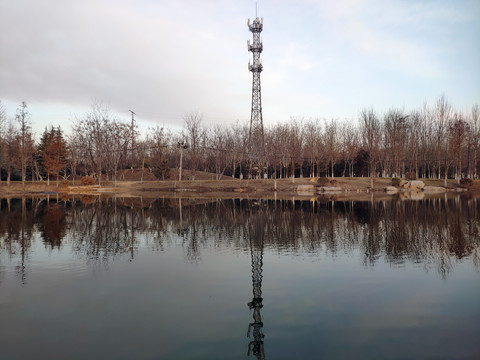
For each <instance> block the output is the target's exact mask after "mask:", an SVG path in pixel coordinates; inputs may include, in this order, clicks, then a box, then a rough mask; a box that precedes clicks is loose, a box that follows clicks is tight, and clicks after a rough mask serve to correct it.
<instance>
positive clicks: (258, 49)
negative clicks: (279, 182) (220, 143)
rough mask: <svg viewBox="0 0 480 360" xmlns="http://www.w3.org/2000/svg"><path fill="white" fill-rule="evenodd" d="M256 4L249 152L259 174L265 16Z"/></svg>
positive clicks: (252, 26)
mask: <svg viewBox="0 0 480 360" xmlns="http://www.w3.org/2000/svg"><path fill="white" fill-rule="evenodd" d="M256 7H257V5H256V4H255V19H254V20H253V22H250V19H248V28H249V30H250V31H251V32H252V34H253V43H250V40H249V41H247V46H248V51H251V52H252V54H253V63H252V64H250V62H249V64H248V70H250V71H251V72H252V108H251V116H250V130H249V134H248V153H249V157H250V170H251V169H252V167H253V168H254V170H258V173H257V175H260V173H261V172H262V171H263V163H262V161H263V160H264V159H265V137H264V131H263V116H262V93H261V87H260V73H261V72H262V70H263V65H262V62H261V59H260V54H261V53H262V51H263V43H262V41H261V38H260V33H261V32H262V30H263V18H262V19H259V18H258V17H257V16H256V15H257V14H256V12H257V10H256ZM256 167H258V168H257V169H255V168H256Z"/></svg>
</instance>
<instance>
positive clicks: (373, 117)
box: [360, 108, 382, 188]
mask: <svg viewBox="0 0 480 360" xmlns="http://www.w3.org/2000/svg"><path fill="white" fill-rule="evenodd" d="M360 129H361V134H362V143H363V147H364V148H365V150H366V151H367V152H368V155H369V167H370V187H371V188H373V179H374V177H375V164H376V159H377V156H378V144H379V143H380V140H381V137H382V134H381V131H380V121H379V120H378V117H377V114H376V113H375V111H374V110H373V108H370V109H363V110H362V111H361V112H360Z"/></svg>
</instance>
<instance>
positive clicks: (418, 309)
mask: <svg viewBox="0 0 480 360" xmlns="http://www.w3.org/2000/svg"><path fill="white" fill-rule="evenodd" d="M479 304H480V199H476V198H471V197H470V198H469V197H463V198H462V197H452V198H448V199H446V198H439V199H430V200H422V201H396V200H392V201H373V202H355V201H348V202H340V201H335V202H333V201H314V202H311V201H273V200H271V201H265V200H239V199H237V200H218V201H212V200H204V201H202V200H188V199H183V200H179V199H157V200H145V199H143V200H142V199H121V198H116V199H112V198H110V199H103V200H100V199H98V198H91V197H83V198H81V199H63V200H62V199H56V198H50V199H47V198H45V197H44V198H33V199H11V200H8V201H7V200H6V199H3V200H1V201H0V358H1V359H249V358H250V359H264V358H266V359H420V358H421V359H429V358H431V359H442V358H444V359H454V358H458V359H479V358H480V340H479V339H480V305H479ZM247 335H248V336H247Z"/></svg>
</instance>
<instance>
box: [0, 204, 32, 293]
mask: <svg viewBox="0 0 480 360" xmlns="http://www.w3.org/2000/svg"><path fill="white" fill-rule="evenodd" d="M34 205H35V202H34V201H32V199H26V198H22V199H1V200H0V240H1V247H0V249H1V250H2V255H3V253H4V252H5V253H6V255H7V256H8V257H9V258H10V259H18V260H17V261H18V263H17V265H16V266H15V270H16V272H17V274H18V276H20V278H21V279H22V283H23V284H25V283H26V282H27V273H28V260H29V249H30V247H31V245H32V234H33V225H34V221H33V217H34V216H33V213H34V212H33V209H34Z"/></svg>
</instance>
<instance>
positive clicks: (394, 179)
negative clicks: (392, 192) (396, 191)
mask: <svg viewBox="0 0 480 360" xmlns="http://www.w3.org/2000/svg"><path fill="white" fill-rule="evenodd" d="M392 186H400V179H399V178H396V177H394V178H392Z"/></svg>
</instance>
